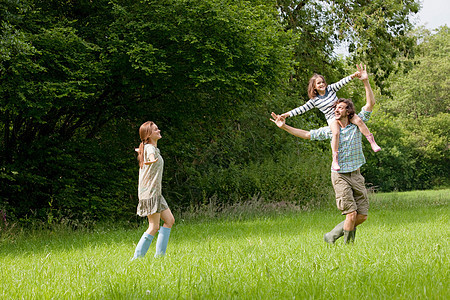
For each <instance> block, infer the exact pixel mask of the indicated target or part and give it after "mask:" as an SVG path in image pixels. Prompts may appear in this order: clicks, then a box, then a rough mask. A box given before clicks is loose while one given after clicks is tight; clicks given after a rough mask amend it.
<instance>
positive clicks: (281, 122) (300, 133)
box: [270, 113, 311, 140]
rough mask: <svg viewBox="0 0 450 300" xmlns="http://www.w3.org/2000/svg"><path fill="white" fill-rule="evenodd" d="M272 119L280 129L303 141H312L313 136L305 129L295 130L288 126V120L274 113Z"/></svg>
mask: <svg viewBox="0 0 450 300" xmlns="http://www.w3.org/2000/svg"><path fill="white" fill-rule="evenodd" d="M272 118H273V119H270V120H271V121H272V122H274V123H275V124H276V125H277V126H278V127H280V128H281V129H283V130H285V131H287V132H289V133H290V134H292V135H295V136H297V137H299V138H302V139H306V140H310V139H311V134H310V133H309V131H306V130H303V129H298V128H294V127H292V126H289V125H286V118H285V117H283V116H281V115H277V114H275V113H272Z"/></svg>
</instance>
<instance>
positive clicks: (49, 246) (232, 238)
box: [0, 190, 450, 299]
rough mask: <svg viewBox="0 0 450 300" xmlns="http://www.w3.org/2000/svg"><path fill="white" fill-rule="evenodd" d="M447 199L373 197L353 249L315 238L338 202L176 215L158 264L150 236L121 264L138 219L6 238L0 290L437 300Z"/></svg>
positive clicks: (432, 195)
mask: <svg viewBox="0 0 450 300" xmlns="http://www.w3.org/2000/svg"><path fill="white" fill-rule="evenodd" d="M449 194H450V190H441V191H426V192H408V193H392V194H375V195H372V197H371V210H370V215H369V219H368V221H367V222H366V223H364V224H363V225H361V226H360V228H358V231H357V236H356V243H355V244H354V245H352V246H348V245H347V246H346V245H343V244H342V241H338V243H337V244H336V245H335V246H329V245H327V244H325V243H324V242H323V240H322V237H323V234H324V233H325V232H327V231H328V230H330V229H331V228H332V227H333V226H334V225H335V224H336V223H338V222H340V221H341V220H342V219H343V217H342V216H340V215H339V213H338V211H337V210H336V209H326V208H325V209H324V208H321V209H312V210H306V211H304V210H301V209H295V208H294V207H290V208H289V207H287V206H286V207H283V208H282V213H280V212H279V211H280V210H279V207H278V208H273V209H270V208H267V207H266V209H265V210H261V211H260V212H259V214H258V213H255V211H252V212H251V213H250V214H248V215H246V214H245V211H243V210H244V209H245V206H242V207H241V208H240V209H241V210H240V214H237V213H232V211H233V210H231V209H229V210H226V209H223V210H222V214H215V215H213V216H210V217H208V216H207V214H203V215H202V217H195V216H192V214H185V215H184V216H183V215H181V216H179V217H178V218H177V223H176V224H175V226H174V228H173V230H172V235H171V238H170V243H169V248H168V254H167V256H166V257H163V258H159V259H155V258H153V252H154V250H155V243H153V244H152V245H151V247H150V250H149V252H148V254H147V255H146V257H144V258H143V259H139V260H136V261H130V258H131V256H132V254H133V252H134V247H135V245H136V243H137V241H138V240H139V238H140V236H141V235H142V232H143V231H144V230H145V226H144V224H143V225H142V226H141V227H140V228H139V229H123V228H120V226H114V225H113V227H107V226H100V225H98V226H96V227H95V228H94V229H90V230H77V231H73V230H70V229H69V228H68V227H61V228H56V229H54V230H45V231H32V230H31V231H30V232H23V233H22V234H20V236H18V237H14V236H10V235H9V236H7V238H5V236H3V239H2V243H1V248H0V262H1V268H2V272H1V273H0V297H1V298H2V299H22V298H23V299H178V298H181V299H285V298H291V299H293V298H297V299H299V298H300V299H305V298H306V299H308V298H309V299H312V298H313V299H330V298H331V299H446V298H448V296H449V295H450V289H449V267H448V266H449V234H450V228H449V226H448V224H449V222H448V221H449V220H448V216H449ZM247 208H248V207H247ZM235 211H236V210H235ZM199 215H200V214H199ZM236 216H237V217H236Z"/></svg>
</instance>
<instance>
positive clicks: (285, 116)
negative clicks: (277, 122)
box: [281, 113, 289, 119]
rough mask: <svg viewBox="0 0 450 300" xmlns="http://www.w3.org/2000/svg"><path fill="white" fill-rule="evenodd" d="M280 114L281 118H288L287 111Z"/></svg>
mask: <svg viewBox="0 0 450 300" xmlns="http://www.w3.org/2000/svg"><path fill="white" fill-rule="evenodd" d="M281 116H282V117H283V118H285V119H286V118H289V113H284V114H281Z"/></svg>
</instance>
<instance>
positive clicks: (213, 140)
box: [0, 0, 448, 222]
mask: <svg viewBox="0 0 450 300" xmlns="http://www.w3.org/2000/svg"><path fill="white" fill-rule="evenodd" d="M323 2H324V1H301V2H300V1H259V0H251V1H231V0H230V1H218V0H167V1H126V0H114V1H109V0H99V1H64V2H61V1H54V0H50V1H37V0H24V1H17V0H3V1H0V30H1V31H0V40H1V42H0V101H1V105H0V131H1V136H0V153H1V157H0V163H1V165H0V194H1V198H0V210H2V212H5V211H6V212H7V215H8V217H12V218H14V217H15V218H18V219H20V220H21V221H22V222H28V221H30V219H32V218H40V219H46V220H48V221H49V222H52V221H53V220H55V218H56V219H61V218H62V217H73V218H76V219H83V218H85V217H86V218H93V219H108V218H111V217H112V216H114V217H115V218H118V217H124V218H132V217H133V215H134V211H135V207H136V204H137V195H136V189H137V164H136V160H135V152H134V147H136V146H137V145H138V143H139V138H138V134H137V133H138V128H139V125H140V124H142V123H143V122H145V121H147V120H152V121H155V122H156V123H157V124H158V126H159V127H160V128H161V129H162V135H163V139H162V140H161V141H160V142H159V144H158V145H159V147H160V149H161V151H162V155H163V157H164V159H165V163H166V164H165V176H164V178H163V180H164V194H165V195H166V198H167V199H168V200H169V203H170V205H171V207H172V208H174V209H183V208H185V207H188V206H197V205H201V204H204V203H208V202H210V199H212V198H214V199H217V202H218V203H233V202H236V201H240V200H245V199H248V198H251V197H259V198H262V199H267V200H272V201H282V200H283V201H293V202H297V203H299V204H307V203H309V202H320V201H323V200H326V199H329V197H330V196H331V194H332V190H331V185H330V184H329V150H328V148H329V147H328V143H327V142H322V143H309V142H306V141H300V140H298V139H295V138H293V137H291V136H288V135H287V134H285V133H284V132H281V131H280V130H278V129H277V128H276V127H274V126H273V124H272V123H271V122H270V121H269V113H270V112H271V111H276V112H282V111H283V112H284V111H287V110H289V109H292V108H294V107H297V106H299V105H300V104H302V103H303V100H306V99H307V96H306V84H307V81H308V79H309V77H310V76H311V75H312V73H314V72H320V73H322V74H324V75H325V76H326V78H327V81H328V82H334V81H337V80H338V79H340V78H342V77H343V76H345V75H347V74H350V73H351V72H353V68H349V67H347V63H346V62H344V60H343V59H341V58H338V57H336V56H335V55H332V52H333V49H334V48H335V47H336V46H337V45H338V44H337V42H338V41H348V42H350V43H351V44H352V45H354V47H353V46H351V47H350V49H349V50H350V54H351V56H350V58H349V60H352V59H354V60H355V61H356V60H359V59H362V60H363V61H366V62H367V63H368V65H369V68H370V67H371V68H372V70H373V72H374V73H375V76H374V80H375V82H376V83H377V84H378V85H379V86H380V87H383V89H384V91H386V88H387V86H388V84H387V83H388V82H389V81H390V80H386V78H387V77H386V76H388V75H389V74H391V73H392V72H394V71H395V70H397V69H399V68H400V67H401V66H410V65H411V64H412V62H413V61H411V60H408V59H406V58H405V57H408V56H411V55H412V54H414V53H415V47H414V45H413V44H412V42H413V41H414V40H415V38H416V36H415V35H408V34H407V32H408V30H409V29H410V28H411V23H410V21H409V18H410V16H411V13H414V12H416V11H417V8H418V4H417V1H406V2H405V1H403V2H404V3H403V4H404V5H399V4H397V3H396V1H388V2H386V1H384V2H383V1H356V2H355V1H334V2H333V3H332V5H328V4H324V3H323ZM360 2H361V3H360ZM382 2H383V3H385V4H383V3H382ZM345 24H351V26H350V25H349V26H348V27H346V25H345ZM369 28H370V30H368V29H369ZM375 37H376V41H377V42H376V43H375V42H372V43H370V41H371V40H373V39H374V38H375ZM428 43H429V41H428V40H426V41H424V42H423V45H427V44H428ZM375 54H376V55H375ZM444 59H445V58H444ZM361 90H362V85H360V84H359V83H352V84H350V85H349V87H347V88H345V89H343V90H342V92H341V94H340V95H342V96H346V97H352V99H354V100H355V102H356V103H357V106H358V107H360V106H361V105H362V100H363V99H362V96H363V95H362V94H361ZM391 92H393V91H391ZM386 101H387V102H388V101H389V100H386ZM446 116H447V115H446V111H444V112H443V115H442V116H440V117H439V116H436V117H439V118H440V119H442V120H445V118H446ZM375 118H376V122H378V121H379V120H380V119H382V118H381V116H379V115H377V116H376V117H374V119H375ZM429 120H431V119H429ZM290 122H292V123H291V124H292V125H294V126H297V127H300V128H304V129H311V128H315V127H318V126H321V125H325V122H324V120H323V116H321V114H320V113H319V112H318V111H316V110H315V111H311V112H310V113H308V114H306V115H305V116H302V117H298V118H295V119H293V120H292V121H290ZM376 122H374V123H375V124H376ZM430 122H431V121H430ZM380 124H381V123H380ZM439 124H440V123H439ZM371 126H372V125H371ZM380 126H385V125H380ZM386 126H388V129H387V130H385V131H386V132H389V130H392V131H396V130H400V131H401V134H407V133H408V132H409V131H408V130H410V129H408V128H403V127H400V128H399V127H398V126H397V125H395V124H392V126H391V125H389V124H388V123H386ZM439 126H441V125H439ZM373 128H374V129H375V130H379V129H378V128H381V127H376V126H373ZM444 128H445V127H444ZM447 128H448V127H447ZM383 130H384V129H383ZM411 130H412V129H411ZM405 132H406V133H405ZM432 132H433V133H435V134H436V135H438V134H439V133H437V132H436V130H433V131H432ZM434 136H435V135H429V138H430V139H429V140H430V141H433V142H436V143H438V144H439V145H436V147H434V148H433V147H431V146H430V147H426V148H423V151H425V152H426V153H427V155H428V156H425V159H424V160H423V163H424V166H428V167H427V170H429V171H427V172H425V173H423V174H422V175H421V176H430V175H432V176H433V178H435V179H434V180H433V182H432V183H430V184H429V185H426V186H431V185H435V184H440V183H442V182H443V178H446V177H445V176H446V175H445V174H443V173H442V172H443V171H445V169H442V168H440V167H435V166H434V164H435V163H436V162H437V163H441V162H442V161H443V160H444V161H445V159H447V158H448V154H447V152H446V151H441V150H442V149H441V148H439V147H440V145H441V144H442V143H443V142H445V141H443V140H439V139H434ZM381 139H383V137H381ZM394 139H395V141H394V142H397V140H396V138H395V136H394ZM378 140H380V139H378ZM438 140H439V141H438ZM390 143H391V141H390V140H388V139H386V142H384V141H383V140H381V144H382V145H383V146H385V147H386V148H388V146H387V145H389V144H390ZM427 145H428V144H427ZM430 145H431V144H430ZM402 147H404V150H403V151H404V152H405V151H406V152H408V151H409V152H408V153H410V154H411V155H415V154H416V152H414V151H412V150H411V147H414V145H413V144H408V143H404V144H402ZM433 149H441V150H439V151H441V152H439V155H441V156H440V157H441V158H437V157H436V156H435V152H433V151H434V150H433ZM410 150H411V151H410ZM436 151H437V150H436ZM369 159H380V162H378V165H379V167H378V169H377V172H378V171H381V170H382V168H390V167H391V166H392V167H394V168H399V167H403V166H404V165H405V164H407V163H409V160H405V161H403V160H402V156H398V159H396V161H395V164H394V163H393V162H392V161H391V156H377V157H376V158H371V157H370V158H369ZM388 166H389V167H388ZM430 166H431V167H430ZM397 170H398V169H397ZM370 174H375V173H368V176H369V178H370V180H371V181H370V182H371V183H373V184H374V185H377V186H382V184H381V183H382V182H392V183H391V184H385V185H384V186H382V188H383V189H385V190H392V189H411V188H420V187H425V185H421V184H419V182H420V181H419V180H411V177H412V176H415V173H413V175H411V176H410V177H407V178H406V179H405V180H407V181H408V184H406V185H405V184H404V182H403V181H400V180H398V178H397V177H395V176H396V175H395V174H392V173H386V172H384V173H381V174H384V175H383V176H384V177H386V178H384V177H380V176H378V175H377V176H372V175H370ZM375 175H376V174H375ZM394 175H395V176H394ZM385 179H389V181H388V180H385ZM30 222H31V221H30Z"/></svg>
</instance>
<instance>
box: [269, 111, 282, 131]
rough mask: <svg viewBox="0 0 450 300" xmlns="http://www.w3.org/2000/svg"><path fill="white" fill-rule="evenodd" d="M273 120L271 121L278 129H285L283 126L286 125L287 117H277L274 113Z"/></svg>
mask: <svg viewBox="0 0 450 300" xmlns="http://www.w3.org/2000/svg"><path fill="white" fill-rule="evenodd" d="M272 118H273V119H270V121H272V122H274V123H275V124H276V125H277V126H278V127H280V128H283V126H284V125H285V124H286V117H284V116H283V115H277V114H276V113H274V112H272Z"/></svg>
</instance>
